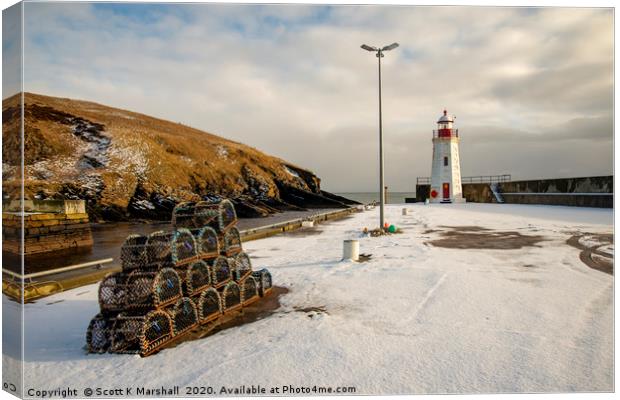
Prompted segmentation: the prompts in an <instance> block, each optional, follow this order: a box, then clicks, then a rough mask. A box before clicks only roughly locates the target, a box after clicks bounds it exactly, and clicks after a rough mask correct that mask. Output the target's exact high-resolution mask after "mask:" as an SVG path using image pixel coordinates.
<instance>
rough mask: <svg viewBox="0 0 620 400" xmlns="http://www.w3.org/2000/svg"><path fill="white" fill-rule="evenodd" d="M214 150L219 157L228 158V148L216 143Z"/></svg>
mask: <svg viewBox="0 0 620 400" xmlns="http://www.w3.org/2000/svg"><path fill="white" fill-rule="evenodd" d="M215 151H216V153H217V156H218V157H219V158H228V149H227V148H226V146H223V145H221V144H218V145H217V146H215Z"/></svg>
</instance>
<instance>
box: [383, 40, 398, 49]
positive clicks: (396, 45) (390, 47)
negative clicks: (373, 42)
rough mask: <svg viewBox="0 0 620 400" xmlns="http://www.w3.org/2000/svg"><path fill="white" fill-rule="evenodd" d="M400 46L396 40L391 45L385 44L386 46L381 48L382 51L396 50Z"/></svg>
mask: <svg viewBox="0 0 620 400" xmlns="http://www.w3.org/2000/svg"><path fill="white" fill-rule="evenodd" d="M397 47H398V43H396V42H394V43H392V44H391V45H389V46H385V47H384V48H382V49H381V51H389V50H394V49H395V48H397Z"/></svg>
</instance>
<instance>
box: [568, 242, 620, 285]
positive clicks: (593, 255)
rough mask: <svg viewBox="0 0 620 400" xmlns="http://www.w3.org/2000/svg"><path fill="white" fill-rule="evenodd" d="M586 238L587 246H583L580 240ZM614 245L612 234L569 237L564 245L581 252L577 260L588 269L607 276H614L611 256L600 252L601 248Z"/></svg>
mask: <svg viewBox="0 0 620 400" xmlns="http://www.w3.org/2000/svg"><path fill="white" fill-rule="evenodd" d="M586 236H588V239H589V240H588V242H590V243H589V244H584V243H583V242H582V241H581V240H580V239H582V238H584V237H586ZM613 243H614V236H613V235H612V234H597V233H580V234H576V235H573V236H571V237H570V238H569V239H568V240H567V241H566V244H568V245H569V246H572V247H575V248H576V249H579V250H581V253H579V259H580V260H581V262H583V263H584V264H585V265H587V266H588V267H590V268H592V269H595V270H597V271H601V272H604V273H606V274H609V275H613V274H614V257H613V254H609V253H607V252H604V251H601V250H600V248H601V247H605V246H608V245H610V244H613Z"/></svg>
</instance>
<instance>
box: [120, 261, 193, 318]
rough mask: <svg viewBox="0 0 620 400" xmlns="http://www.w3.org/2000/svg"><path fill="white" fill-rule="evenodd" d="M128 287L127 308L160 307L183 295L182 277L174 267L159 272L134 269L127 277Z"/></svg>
mask: <svg viewBox="0 0 620 400" xmlns="http://www.w3.org/2000/svg"><path fill="white" fill-rule="evenodd" d="M127 289H128V295H127V297H126V298H127V304H126V308H127V309H136V308H138V309H152V308H159V307H163V306H165V305H168V304H171V303H173V302H174V301H175V300H177V299H178V298H180V297H181V296H182V291H181V279H180V278H179V275H178V274H177V273H176V271H175V270H173V269H172V268H164V269H162V270H160V271H157V272H139V271H134V272H132V273H131V274H130V276H129V278H128V279H127Z"/></svg>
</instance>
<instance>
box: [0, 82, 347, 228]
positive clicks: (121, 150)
mask: <svg viewBox="0 0 620 400" xmlns="http://www.w3.org/2000/svg"><path fill="white" fill-rule="evenodd" d="M24 99H25V100H24V137H25V140H24V164H25V167H24V184H25V197H26V198H39V199H45V198H54V199H60V198H66V199H78V198H79V199H86V200H87V201H88V202H87V204H88V210H89V213H90V214H91V217H94V218H99V219H108V220H117V219H126V218H151V219H167V218H168V216H169V214H170V212H171V210H172V208H173V207H174V204H176V203H177V202H180V201H189V200H200V199H205V198H212V197H227V198H231V199H232V200H233V201H234V202H235V203H236V206H237V208H238V212H239V214H240V215H242V216H261V215H267V214H268V213H272V212H276V211H278V210H285V209H298V208H303V207H340V206H342V205H343V202H344V203H348V202H347V200H346V199H342V198H339V197H337V196H334V195H331V194H329V193H326V192H323V191H321V189H320V182H321V181H320V179H319V178H318V177H317V176H315V175H314V174H313V173H312V172H310V171H308V170H306V169H304V168H301V167H299V166H296V165H294V164H291V163H289V162H287V161H284V160H282V159H280V158H277V157H273V156H269V155H267V154H265V153H262V152H261V151H258V150H256V149H254V148H252V147H249V146H246V145H244V144H241V143H237V142H234V141H231V140H227V139H224V138H222V137H219V136H216V135H213V134H211V133H207V132H203V131H200V130H198V129H194V128H191V127H188V126H185V125H182V124H178V123H173V122H170V121H165V120H161V119H157V118H153V117H149V116H147V115H144V114H139V113H135V112H131V111H127V110H122V109H118V108H113V107H108V106H104V105H101V104H97V103H92V102H88V101H81V100H73V99H66V98H57V97H50V96H43V95H39V94H33V93H25V94H24ZM19 102H20V98H19V96H18V95H16V96H13V97H10V98H8V99H5V100H4V101H3V105H2V121H3V125H2V130H3V150H2V156H3V184H4V193H3V198H5V199H6V198H7V197H11V198H16V197H18V196H19V195H18V193H19V182H20V175H21V174H20V140H19V127H20V118H19V116H20V104H19Z"/></svg>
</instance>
